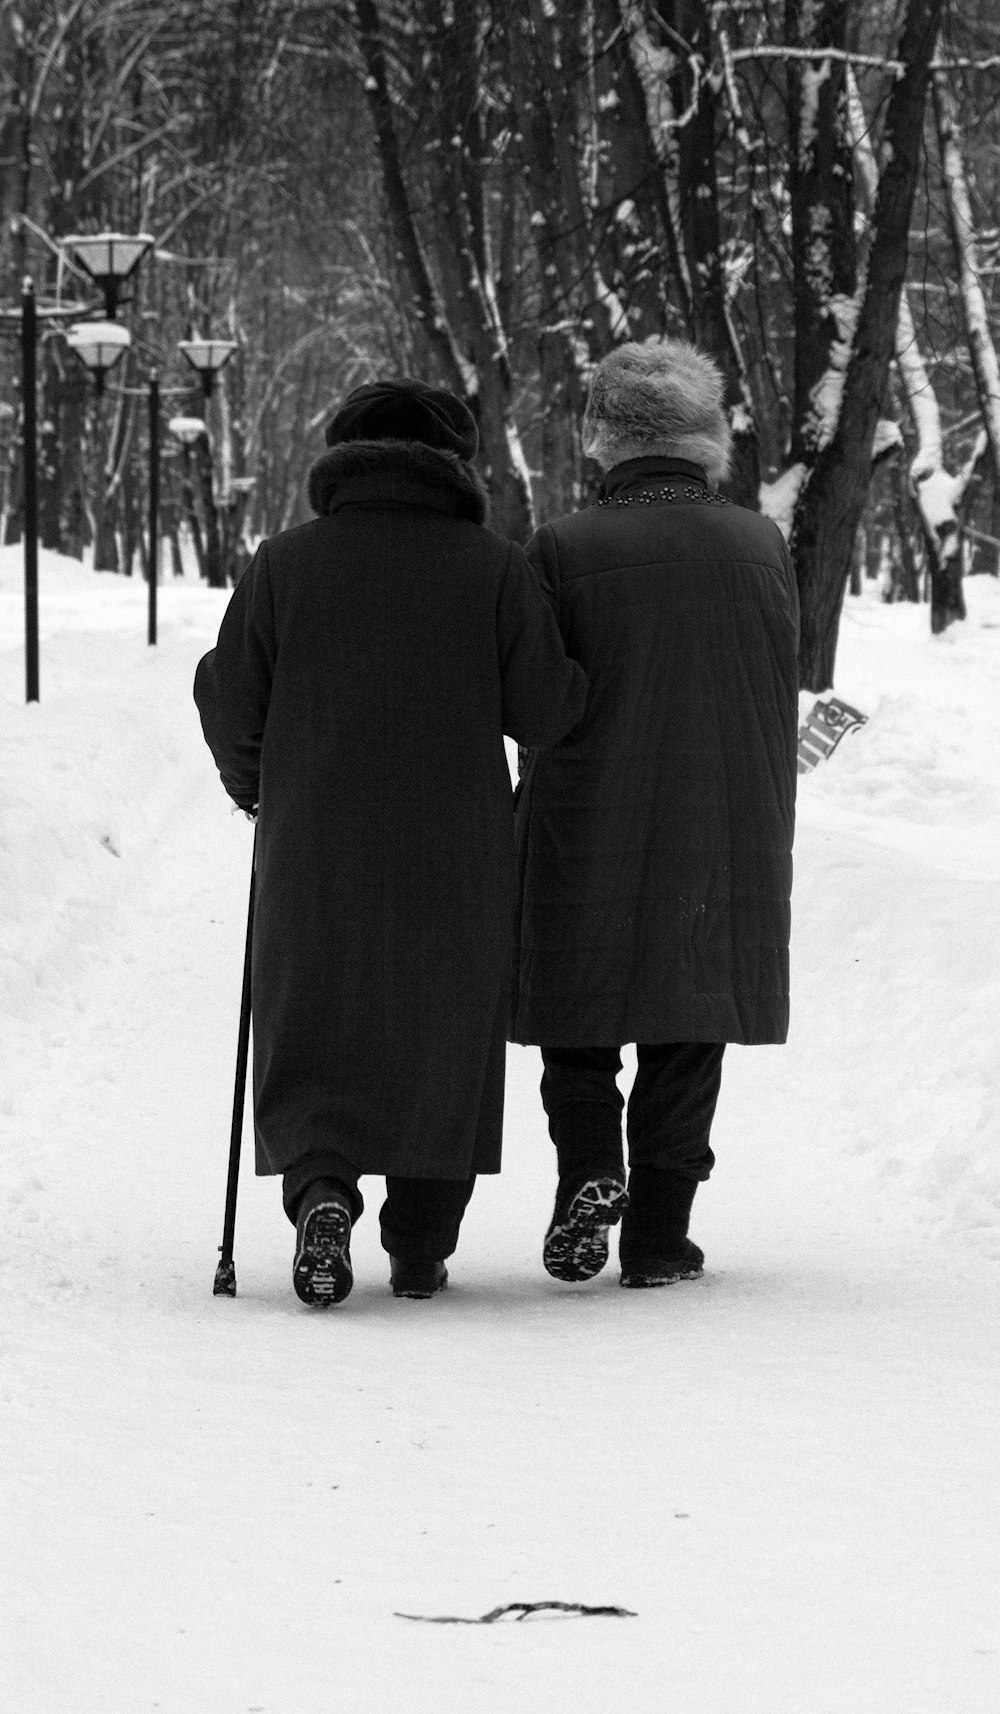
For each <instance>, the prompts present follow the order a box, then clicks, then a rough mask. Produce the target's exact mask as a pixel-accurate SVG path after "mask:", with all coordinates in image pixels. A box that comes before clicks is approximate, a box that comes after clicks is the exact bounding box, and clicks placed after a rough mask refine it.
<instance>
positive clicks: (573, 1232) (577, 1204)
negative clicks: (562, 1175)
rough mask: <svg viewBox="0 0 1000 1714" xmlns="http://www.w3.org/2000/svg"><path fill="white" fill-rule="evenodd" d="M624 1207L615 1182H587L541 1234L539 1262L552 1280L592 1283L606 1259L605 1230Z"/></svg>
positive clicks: (625, 1200)
mask: <svg viewBox="0 0 1000 1714" xmlns="http://www.w3.org/2000/svg"><path fill="white" fill-rule="evenodd" d="M627 1207H628V1191H627V1190H626V1189H625V1186H624V1185H623V1184H621V1183H620V1182H619V1181H618V1179H615V1178H589V1179H587V1181H586V1183H585V1184H582V1185H581V1186H580V1188H579V1190H578V1191H577V1192H576V1194H575V1195H574V1196H573V1197H572V1199H571V1201H570V1203H569V1206H568V1207H567V1209H566V1211H565V1213H564V1214H563V1215H562V1216H561V1217H560V1218H559V1219H557V1218H556V1216H555V1215H553V1217H552V1224H551V1226H550V1227H549V1229H548V1231H547V1232H546V1234H545V1244H544V1247H543V1249H542V1262H543V1264H544V1266H545V1271H546V1273H548V1274H551V1275H552V1278H553V1279H554V1280H565V1281H567V1282H569V1283H575V1282H577V1281H580V1280H592V1279H593V1278H594V1276H595V1274H599V1273H600V1271H601V1269H602V1268H603V1267H604V1265H605V1263H606V1262H607V1259H608V1229H609V1227H611V1226H616V1225H617V1224H618V1221H619V1220H620V1219H621V1217H622V1215H623V1214H624V1212H625V1210H626V1208H627Z"/></svg>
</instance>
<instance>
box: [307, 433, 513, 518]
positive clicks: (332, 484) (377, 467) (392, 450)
mask: <svg viewBox="0 0 1000 1714" xmlns="http://www.w3.org/2000/svg"><path fill="white" fill-rule="evenodd" d="M309 504H310V505H311V506H312V509H313V511H314V512H316V513H317V514H318V515H319V516H320V517H321V518H325V517H328V516H329V515H330V513H332V512H336V511H339V509H340V507H341V506H352V505H353V506H358V505H362V506H379V505H403V506H429V507H430V508H431V509H432V510H433V511H436V512H448V513H450V514H451V515H452V516H453V517H456V518H470V519H471V520H472V522H473V523H475V524H484V523H485V522H486V517H487V511H488V504H489V503H488V499H487V493H486V487H485V484H484V483H483V481H482V478H481V477H480V475H479V473H478V471H476V470H474V469H473V467H472V465H471V464H464V463H463V462H462V460H461V459H460V458H459V457H458V456H457V455H456V454H455V453H453V452H444V451H439V450H438V449H437V448H435V447H430V446H424V445H423V444H422V442H420V441H415V440H349V441H342V442H341V443H340V445H338V446H331V448H330V450H329V451H328V452H325V453H324V454H323V456H322V458H320V459H318V460H317V462H316V463H315V464H314V465H313V467H312V469H311V470H310V472H309Z"/></svg>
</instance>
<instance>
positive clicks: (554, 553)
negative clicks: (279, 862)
mask: <svg viewBox="0 0 1000 1714" xmlns="http://www.w3.org/2000/svg"><path fill="white" fill-rule="evenodd" d="M528 557H529V559H531V560H532V562H533V564H534V565H535V566H536V568H537V570H538V572H539V574H540V577H541V580H542V582H543V584H544V586H545V587H546V589H547V591H548V594H549V597H550V599H551V601H552V603H553V606H554V610H555V612H556V615H557V617H558V620H559V625H560V629H561V631H562V634H563V638H564V640H565V643H566V647H567V650H568V651H569V653H570V654H571V655H572V656H573V657H574V659H575V660H578V661H579V662H580V663H581V664H582V666H583V667H584V670H585V671H586V673H587V675H588V677H589V679H590V700H589V703H588V710H587V716H586V719H585V720H584V721H583V723H582V725H581V726H580V727H579V728H578V729H577V730H576V731H574V732H573V733H572V734H571V735H570V736H569V737H567V738H565V739H563V741H562V742H561V743H559V744H557V745H556V746H555V747H554V748H553V749H551V750H549V751H548V752H547V753H545V754H542V755H538V756H535V757H534V758H532V760H531V761H530V763H529V765H528V768H527V770H526V773H525V776H524V778H523V781H522V788H521V793H520V801H519V804H518V809H517V846H518V865H519V872H520V902H519V947H518V955H517V956H518V978H517V982H516V992H515V994H514V998H513V1006H512V1022H511V1037H512V1039H513V1040H514V1041H518V1042H542V1043H550V1044H552V1045H553V1046H556V1045H565V1046H584V1045H594V1046H602V1045H603V1046H609V1045H610V1046H620V1045H621V1044H622V1043H624V1042H647V1043H655V1042H668V1041H730V1042H780V1041H784V1039H785V1036H786V1034H787V1030H788V939H789V918H790V894H791V881H792V833H793V824H794V805H795V785H796V726H797V700H798V699H797V688H798V685H797V669H796V653H797V641H798V597H797V591H796V584H795V577H794V573H793V570H792V565H791V561H790V558H789V555H788V551H787V549H786V547H785V543H784V540H783V539H782V536H781V533H780V531H779V530H778V529H777V527H776V526H775V525H774V524H773V523H770V522H769V521H768V520H767V519H766V518H763V517H761V516H759V515H758V514H757V513H754V512H750V511H747V510H744V509H743V508H742V507H736V506H733V505H728V504H726V503H725V502H724V501H721V500H720V499H719V497H718V496H715V495H711V494H710V493H709V491H708V487H707V483H706V481H705V477H704V473H703V471H701V470H700V468H699V467H698V466H696V465H690V464H687V463H685V462H681V461H679V460H664V459H650V458H643V459H634V460H630V461H629V462H628V463H624V464H620V465H618V466H617V467H616V468H614V469H613V470H612V471H611V472H610V473H609V474H608V476H607V478H606V480H605V484H604V493H603V497H602V500H601V501H600V502H599V503H598V504H597V505H596V506H594V507H592V508H590V509H589V510H587V511H584V512H580V513H577V514H576V515H575V516H573V517H567V518H562V519H560V520H558V521H557V522H556V523H553V524H547V525H544V526H543V527H542V528H541V529H540V530H538V531H537V532H536V534H535V536H534V538H533V540H532V542H531V543H530V544H529V548H528Z"/></svg>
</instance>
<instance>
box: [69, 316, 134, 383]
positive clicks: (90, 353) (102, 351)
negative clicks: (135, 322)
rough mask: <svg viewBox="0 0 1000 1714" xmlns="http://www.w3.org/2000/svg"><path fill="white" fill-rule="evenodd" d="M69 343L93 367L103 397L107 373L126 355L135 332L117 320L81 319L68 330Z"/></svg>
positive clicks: (91, 368)
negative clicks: (130, 331) (131, 332)
mask: <svg viewBox="0 0 1000 1714" xmlns="http://www.w3.org/2000/svg"><path fill="white" fill-rule="evenodd" d="M66 343H67V345H69V346H70V347H71V348H72V350H74V351H75V352H76V354H77V356H78V357H79V358H80V359H81V360H82V362H84V363H85V364H86V366H87V368H88V369H89V370H90V372H91V374H92V375H93V377H94V381H95V384H96V389H97V395H98V398H100V396H101V394H102V393H103V392H104V377H105V375H106V374H107V372H108V370H109V369H113V368H114V366H115V364H116V363H117V362H118V360H119V358H120V357H123V356H124V354H125V352H126V351H127V350H128V348H129V346H130V345H131V343H132V335H131V334H130V333H129V330H128V328H127V327H122V325H121V323H120V322H117V321H78V322H76V323H75V324H74V325H73V326H72V327H71V328H68V329H67V332H66Z"/></svg>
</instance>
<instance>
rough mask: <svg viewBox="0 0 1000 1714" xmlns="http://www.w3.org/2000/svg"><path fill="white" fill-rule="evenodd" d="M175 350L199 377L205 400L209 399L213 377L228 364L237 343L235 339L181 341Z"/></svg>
mask: <svg viewBox="0 0 1000 1714" xmlns="http://www.w3.org/2000/svg"><path fill="white" fill-rule="evenodd" d="M177 349H178V351H179V352H180V353H181V355H182V356H183V357H184V358H186V360H187V362H188V363H190V365H191V367H192V369H195V370H197V372H198V374H199V375H200V376H201V385H202V390H203V392H204V394H205V397H206V399H210V398H211V397H212V388H213V386H214V384H215V377H216V375H217V374H218V373H219V370H220V369H222V368H224V367H225V365H226V364H227V363H228V362H229V359H230V357H231V356H232V355H233V352H234V351H235V350H236V349H237V342H236V340H235V339H198V338H191V339H182V340H180V342H179V343H178V346H177Z"/></svg>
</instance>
